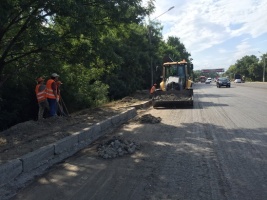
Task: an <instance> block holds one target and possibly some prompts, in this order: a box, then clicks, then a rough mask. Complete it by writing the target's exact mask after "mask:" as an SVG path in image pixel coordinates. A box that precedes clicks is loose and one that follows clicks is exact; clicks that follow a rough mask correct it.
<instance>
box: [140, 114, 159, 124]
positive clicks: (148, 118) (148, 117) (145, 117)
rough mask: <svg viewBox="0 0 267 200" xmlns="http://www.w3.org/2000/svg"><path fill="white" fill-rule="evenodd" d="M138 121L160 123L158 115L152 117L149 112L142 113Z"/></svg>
mask: <svg viewBox="0 0 267 200" xmlns="http://www.w3.org/2000/svg"><path fill="white" fill-rule="evenodd" d="M139 122H140V123H142V124H147V123H150V124H156V123H160V122H161V118H160V117H154V116H152V115H151V114H146V115H143V116H142V117H140V118H139Z"/></svg>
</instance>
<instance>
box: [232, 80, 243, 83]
mask: <svg viewBox="0 0 267 200" xmlns="http://www.w3.org/2000/svg"><path fill="white" fill-rule="evenodd" d="M234 82H235V83H242V80H241V79H235V81H234Z"/></svg>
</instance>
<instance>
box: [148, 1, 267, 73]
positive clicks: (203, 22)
mask: <svg viewBox="0 0 267 200" xmlns="http://www.w3.org/2000/svg"><path fill="white" fill-rule="evenodd" d="M143 3H144V5H147V0H143ZM172 6H174V8H173V9H171V10H169V11H168V9H169V8H171V7H172ZM155 7H156V8H155V11H154V13H153V14H151V15H150V19H151V20H153V21H156V22H160V23H161V25H162V26H163V30H162V35H163V38H164V39H165V40H166V39H167V38H168V36H174V37H177V38H180V41H181V42H182V43H183V44H184V45H185V48H186V50H187V52H189V53H190V54H191V58H192V59H193V60H192V62H193V64H194V70H201V69H217V68H224V69H225V71H226V70H227V69H228V68H229V67H230V65H234V64H235V63H236V61H237V60H239V59H241V58H242V57H244V56H246V55H248V56H250V55H255V56H257V57H258V58H259V59H261V58H262V54H263V53H264V54H265V53H267V0H175V1H174V0H155ZM166 11H167V12H166ZM163 13H164V14H163ZM266 60H267V58H266Z"/></svg>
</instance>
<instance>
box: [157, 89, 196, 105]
mask: <svg viewBox="0 0 267 200" xmlns="http://www.w3.org/2000/svg"><path fill="white" fill-rule="evenodd" d="M152 106H153V107H154V108H155V107H176V106H193V90H192V89H186V90H181V91H180V90H169V91H162V90H157V91H156V92H155V93H154V95H153V97H152Z"/></svg>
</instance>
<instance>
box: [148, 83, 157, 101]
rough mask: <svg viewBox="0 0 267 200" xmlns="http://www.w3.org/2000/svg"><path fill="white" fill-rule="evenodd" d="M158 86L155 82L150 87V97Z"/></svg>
mask: <svg viewBox="0 0 267 200" xmlns="http://www.w3.org/2000/svg"><path fill="white" fill-rule="evenodd" d="M156 86H157V84H156V83H154V85H153V86H152V87H151V89H150V98H152V95H153V93H154V92H155V91H156Z"/></svg>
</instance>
